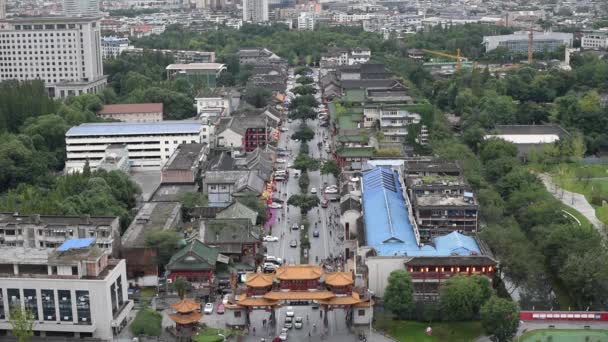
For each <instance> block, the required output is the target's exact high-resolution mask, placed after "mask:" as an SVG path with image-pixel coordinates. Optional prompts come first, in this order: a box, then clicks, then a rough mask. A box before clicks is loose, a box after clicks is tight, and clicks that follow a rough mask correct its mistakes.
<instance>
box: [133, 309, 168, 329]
mask: <svg viewBox="0 0 608 342" xmlns="http://www.w3.org/2000/svg"><path fill="white" fill-rule="evenodd" d="M161 324H162V316H161V314H160V313H158V312H156V311H154V310H152V309H150V308H148V307H145V308H143V309H142V310H140V311H139V312H138V313H137V315H136V316H135V319H133V322H132V323H131V325H130V326H129V330H131V333H132V334H133V335H135V336H160V335H161V334H162V331H163V329H162V326H161Z"/></svg>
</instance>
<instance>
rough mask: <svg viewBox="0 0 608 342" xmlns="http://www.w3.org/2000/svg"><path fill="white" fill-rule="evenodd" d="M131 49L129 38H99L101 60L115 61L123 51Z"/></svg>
mask: <svg viewBox="0 0 608 342" xmlns="http://www.w3.org/2000/svg"><path fill="white" fill-rule="evenodd" d="M131 48H133V47H132V46H130V45H129V38H126V37H125V38H117V37H103V38H101V56H102V58H103V59H115V58H117V57H118V56H120V54H121V53H123V51H126V50H128V49H131Z"/></svg>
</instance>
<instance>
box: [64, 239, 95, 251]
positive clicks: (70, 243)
mask: <svg viewBox="0 0 608 342" xmlns="http://www.w3.org/2000/svg"><path fill="white" fill-rule="evenodd" d="M94 242H95V238H84V239H69V240H65V242H64V243H63V244H61V246H59V247H58V248H57V250H58V251H60V252H65V251H69V250H71V249H78V248H86V247H89V246H91V245H92V244H93V243H94Z"/></svg>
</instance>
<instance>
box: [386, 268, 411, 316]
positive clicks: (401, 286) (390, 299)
mask: <svg viewBox="0 0 608 342" xmlns="http://www.w3.org/2000/svg"><path fill="white" fill-rule="evenodd" d="M384 303H385V306H386V308H387V309H388V310H390V311H391V312H392V313H393V314H394V315H395V316H397V318H399V319H407V318H408V317H409V315H410V314H411V312H412V310H413V309H414V286H413V285H412V278H411V276H410V274H409V273H408V272H406V271H405V270H395V271H392V272H391V274H390V275H389V276H388V285H387V286H386V290H385V292H384Z"/></svg>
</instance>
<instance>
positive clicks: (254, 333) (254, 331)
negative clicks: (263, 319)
mask: <svg viewBox="0 0 608 342" xmlns="http://www.w3.org/2000/svg"><path fill="white" fill-rule="evenodd" d="M253 336H255V327H253Z"/></svg>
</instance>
